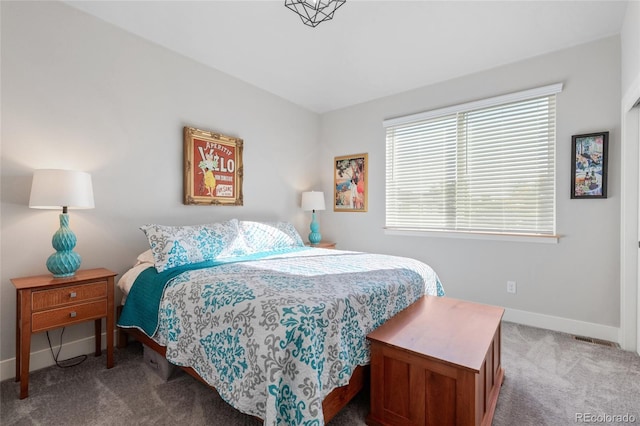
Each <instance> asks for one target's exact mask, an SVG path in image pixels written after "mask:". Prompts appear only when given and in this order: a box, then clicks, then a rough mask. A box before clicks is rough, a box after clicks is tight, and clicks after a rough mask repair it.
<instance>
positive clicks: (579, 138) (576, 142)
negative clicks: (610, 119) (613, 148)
mask: <svg viewBox="0 0 640 426" xmlns="http://www.w3.org/2000/svg"><path fill="white" fill-rule="evenodd" d="M608 146H609V132H599V133H589V134H585V135H574V136H571V152H572V156H571V198H607V150H608Z"/></svg>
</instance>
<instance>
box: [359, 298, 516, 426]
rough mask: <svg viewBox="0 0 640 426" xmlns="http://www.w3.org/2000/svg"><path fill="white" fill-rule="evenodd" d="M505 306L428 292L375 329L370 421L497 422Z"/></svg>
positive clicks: (451, 423)
mask: <svg viewBox="0 0 640 426" xmlns="http://www.w3.org/2000/svg"><path fill="white" fill-rule="evenodd" d="M503 313H504V309H502V308H498V307H495V306H488V305H481V304H477V303H471V302H465V301H462V300H457V299H452V298H448V297H433V296H425V297H422V298H421V299H419V300H418V301H417V302H415V303H414V304H412V305H411V306H409V307H408V308H407V309H405V310H403V311H402V312H400V313H399V314H398V315H396V316H395V317H393V318H391V319H390V320H388V321H387V322H386V323H384V324H383V325H382V326H380V327H379V328H377V329H376V330H374V331H373V332H371V333H370V334H369V335H368V336H367V338H368V339H369V340H370V342H371V412H370V414H369V416H368V417H367V424H368V425H371V426H373V425H487V426H489V425H491V421H492V419H493V413H494V412H495V407H496V404H497V402H498V395H499V393H500V387H501V385H502V380H503V378H504V369H503V368H502V366H501V358H500V344H501V342H500V323H501V321H502V315H503Z"/></svg>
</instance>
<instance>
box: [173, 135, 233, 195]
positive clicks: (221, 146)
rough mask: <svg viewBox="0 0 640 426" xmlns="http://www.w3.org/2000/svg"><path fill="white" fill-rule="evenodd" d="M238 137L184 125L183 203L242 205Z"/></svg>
mask: <svg viewBox="0 0 640 426" xmlns="http://www.w3.org/2000/svg"><path fill="white" fill-rule="evenodd" d="M242 146H243V141H242V139H239V138H233V137H230V136H225V135H221V134H219V133H215V132H211V131H208V130H200V129H195V128H193V127H185V128H184V204H202V205H228V206H241V205H242V201H243V200H242V175H243V166H242Z"/></svg>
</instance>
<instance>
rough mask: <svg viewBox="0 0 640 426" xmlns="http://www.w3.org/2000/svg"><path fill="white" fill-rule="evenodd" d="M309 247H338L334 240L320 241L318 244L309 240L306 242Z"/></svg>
mask: <svg viewBox="0 0 640 426" xmlns="http://www.w3.org/2000/svg"><path fill="white" fill-rule="evenodd" d="M304 245H305V246H307V247H315V248H326V249H334V248H336V243H334V242H332V241H320V242H319V243H318V244H311V243H309V242H307V243H304Z"/></svg>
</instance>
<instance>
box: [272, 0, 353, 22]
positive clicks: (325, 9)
mask: <svg viewBox="0 0 640 426" xmlns="http://www.w3.org/2000/svg"><path fill="white" fill-rule="evenodd" d="M345 2H346V0H285V2H284V5H285V6H286V7H288V8H289V9H291V10H293V11H294V12H296V13H297V14H298V15H300V18H301V19H302V22H303V23H304V24H305V25H308V26H310V27H316V26H317V25H318V24H319V23H321V22H324V21H328V20H329V19H332V18H333V13H334V12H335V11H336V10H337V9H338V8H339V7H340V6H342V5H343V4H344V3H345Z"/></svg>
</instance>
